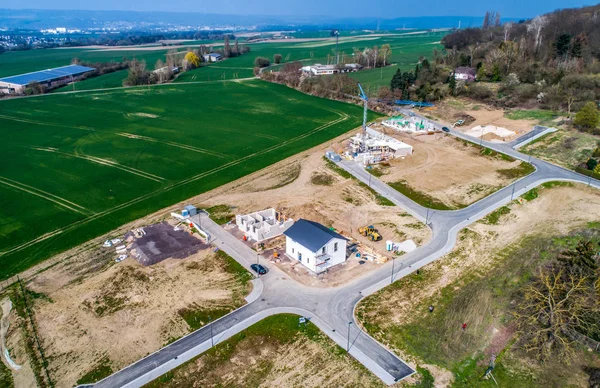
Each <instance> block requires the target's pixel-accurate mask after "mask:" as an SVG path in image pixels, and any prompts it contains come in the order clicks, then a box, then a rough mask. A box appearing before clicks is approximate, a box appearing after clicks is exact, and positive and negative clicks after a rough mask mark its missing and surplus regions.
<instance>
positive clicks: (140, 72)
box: [123, 59, 150, 86]
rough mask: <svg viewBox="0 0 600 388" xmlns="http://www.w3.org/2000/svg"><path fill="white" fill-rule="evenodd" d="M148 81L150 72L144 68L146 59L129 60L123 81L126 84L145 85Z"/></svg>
mask: <svg viewBox="0 0 600 388" xmlns="http://www.w3.org/2000/svg"><path fill="white" fill-rule="evenodd" d="M149 81H150V72H149V71H148V70H146V61H138V60H137V59H134V60H133V61H131V62H129V70H128V72H127V78H126V79H125V81H123V84H124V85H126V86H135V85H146V84H148V82H149Z"/></svg>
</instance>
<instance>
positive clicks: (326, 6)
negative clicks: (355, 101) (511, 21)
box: [0, 0, 596, 18]
mask: <svg viewBox="0 0 600 388" xmlns="http://www.w3.org/2000/svg"><path fill="white" fill-rule="evenodd" d="M3 3H4V4H3ZM595 3H596V2H595V1H585V2H582V1H572V0H543V1H542V0H502V1H498V0H475V1H473V0H471V1H451V0H428V1H426V2H425V1H415V0H253V1H252V0H218V1H215V0H210V1H207V0H169V1H165V0H100V1H90V0H88V1H81V0H53V1H48V0H28V1H27V2H23V3H22V2H20V1H11V0H0V8H14V9H19V8H29V9H83V10H122V11H175V12H206V13H224V14H238V15H244V14H253V15H302V16H308V15H323V16H339V17H361V16H365V17H381V18H395V17H403V16H404V17H411V16H482V15H483V14H484V13H485V11H486V10H488V9H489V10H495V11H498V12H500V13H501V15H502V16H505V17H531V16H535V15H538V14H540V13H545V12H550V11H553V10H555V9H557V8H571V7H581V6H584V5H593V4H595ZM25 4H26V6H24V5H25Z"/></svg>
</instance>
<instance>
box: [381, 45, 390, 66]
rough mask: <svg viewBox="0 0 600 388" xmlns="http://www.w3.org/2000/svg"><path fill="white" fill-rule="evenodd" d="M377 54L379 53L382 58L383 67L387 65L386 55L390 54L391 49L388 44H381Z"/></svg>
mask: <svg viewBox="0 0 600 388" xmlns="http://www.w3.org/2000/svg"><path fill="white" fill-rule="evenodd" d="M379 55H381V57H382V58H383V67H385V66H386V65H387V59H388V57H389V56H390V55H392V49H391V48H390V45H389V44H383V45H381V48H380V49H379Z"/></svg>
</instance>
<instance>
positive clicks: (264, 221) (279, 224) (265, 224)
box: [235, 208, 294, 242]
mask: <svg viewBox="0 0 600 388" xmlns="http://www.w3.org/2000/svg"><path fill="white" fill-rule="evenodd" d="M235 223H236V224H237V226H238V229H239V230H241V231H242V232H243V233H244V234H245V235H246V236H247V237H248V238H249V239H251V240H254V241H257V242H259V241H263V240H267V239H270V238H273V237H277V236H280V235H281V234H283V232H285V231H286V230H287V229H288V228H289V227H290V226H292V225H293V224H294V220H293V219H291V218H286V217H285V216H283V215H282V214H281V213H279V212H277V211H276V210H275V209H273V208H271V209H266V210H261V211H258V212H254V213H250V214H246V215H236V216H235Z"/></svg>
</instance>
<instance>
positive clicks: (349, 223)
mask: <svg viewBox="0 0 600 388" xmlns="http://www.w3.org/2000/svg"><path fill="white" fill-rule="evenodd" d="M339 146H340V145H339V144H336V145H334V148H336V147H339ZM324 150H325V148H322V149H319V150H317V151H315V152H313V153H311V154H310V155H306V156H304V157H302V158H301V159H300V160H291V161H290V163H289V165H288V166H287V167H285V166H284V167H281V168H279V169H278V170H276V171H272V172H267V173H266V174H264V175H263V176H261V177H258V178H257V179H255V180H253V181H252V182H249V183H247V184H244V185H241V186H239V187H237V188H236V189H234V190H232V191H231V192H230V193H228V194H224V195H220V196H215V197H213V198H211V199H209V200H207V201H206V202H203V206H204V207H210V206H213V205H219V204H226V205H229V206H231V207H233V208H234V209H235V210H234V211H235V213H236V214H247V213H250V212H254V211H257V210H262V209H266V208H269V207H274V208H276V209H277V210H279V211H281V212H283V214H285V215H286V216H288V217H292V218H293V219H295V220H298V219H300V218H305V219H309V220H312V221H317V222H320V223H322V224H323V225H326V226H328V227H334V228H335V229H336V230H337V231H338V232H339V233H340V234H342V235H344V236H346V237H349V238H352V239H353V240H355V241H357V242H360V243H361V244H363V245H365V246H366V247H368V248H371V249H373V250H375V251H376V252H377V253H379V254H381V255H384V256H386V257H389V258H391V257H392V254H391V253H390V252H386V251H385V240H387V239H390V240H393V241H396V242H402V241H405V240H407V239H412V240H413V241H414V242H415V243H416V244H417V245H421V244H423V243H424V242H426V241H427V240H428V239H429V238H430V231H429V229H427V228H426V227H425V226H424V225H422V224H420V223H419V222H418V221H417V220H416V219H414V218H413V217H412V216H410V215H408V214H406V213H404V212H403V211H402V209H400V208H397V207H394V206H392V207H388V206H380V205H378V204H377V203H376V202H375V199H374V197H373V195H372V194H370V193H369V192H368V191H367V190H365V189H364V188H361V187H360V186H359V185H358V184H357V183H356V181H354V180H352V179H344V178H342V177H340V176H339V175H338V174H337V173H335V172H333V171H332V170H331V169H329V168H328V167H327V166H326V164H325V162H324V161H323V155H324ZM298 168H299V169H300V172H299V175H297V178H296V179H295V180H294V181H293V182H291V183H289V184H287V185H285V186H282V187H278V186H279V184H280V182H287V181H289V179H290V178H289V177H290V175H294V176H295V175H296V174H298ZM315 175H317V176H321V177H323V176H327V177H329V179H331V180H332V184H331V185H317V184H313V183H312V181H311V180H312V178H313V176H315ZM270 187H275V188H271V189H269V188H270ZM365 225H374V226H375V227H376V228H378V229H379V232H380V234H381V235H382V237H383V238H382V240H381V241H378V242H373V241H369V240H368V239H367V238H366V237H364V236H362V235H360V234H359V233H358V228H360V227H363V226H365ZM282 243H283V242H282ZM280 247H283V245H282V244H280ZM266 257H267V256H266ZM358 261H359V260H358V259H356V257H351V258H349V259H348V261H347V262H346V263H345V265H340V266H338V268H334V269H332V270H330V273H329V274H323V275H319V276H316V275H313V274H312V273H311V272H309V271H306V270H305V269H304V267H303V266H301V265H292V264H296V263H292V262H290V261H289V260H285V259H284V260H282V261H281V262H280V263H276V264H277V265H279V266H280V268H282V269H283V270H284V271H286V272H287V273H288V274H289V275H290V276H292V277H293V278H294V279H296V280H297V281H300V282H302V283H304V284H308V285H311V286H316V287H331V286H336V285H339V284H341V283H345V282H347V281H349V280H351V279H353V278H355V277H358V276H360V275H363V274H364V273H365V272H367V271H369V270H371V269H374V268H377V266H378V264H374V263H371V262H369V263H366V264H363V265H359V264H358Z"/></svg>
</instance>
